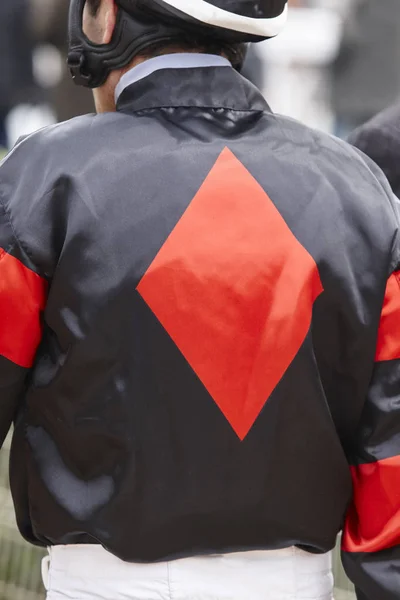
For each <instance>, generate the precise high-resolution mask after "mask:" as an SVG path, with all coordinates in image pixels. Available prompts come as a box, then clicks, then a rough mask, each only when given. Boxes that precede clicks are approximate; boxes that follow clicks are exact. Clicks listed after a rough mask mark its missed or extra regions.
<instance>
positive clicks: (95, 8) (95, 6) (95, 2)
mask: <svg viewBox="0 0 400 600" xmlns="http://www.w3.org/2000/svg"><path fill="white" fill-rule="evenodd" d="M87 3H88V6H89V10H90V13H91V14H92V15H93V16H94V17H95V16H96V15H97V13H98V12H99V8H100V4H101V0H87Z"/></svg>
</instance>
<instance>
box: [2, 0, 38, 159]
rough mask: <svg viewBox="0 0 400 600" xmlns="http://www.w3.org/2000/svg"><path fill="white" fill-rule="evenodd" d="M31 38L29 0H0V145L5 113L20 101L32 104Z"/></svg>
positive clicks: (34, 97)
mask: <svg viewBox="0 0 400 600" xmlns="http://www.w3.org/2000/svg"><path fill="white" fill-rule="evenodd" d="M32 52H33V40H32V36H31V33H30V12H29V2H28V0H0V147H3V148H6V147H7V145H8V140H7V127H6V123H7V116H8V114H9V113H10V111H11V110H12V109H13V108H14V107H15V106H16V105H17V104H21V103H30V104H32V103H35V101H37V100H38V97H39V90H38V88H37V86H36V84H35V82H34V78H33V68H32Z"/></svg>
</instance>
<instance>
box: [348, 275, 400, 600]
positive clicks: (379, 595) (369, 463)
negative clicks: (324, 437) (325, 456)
mask: <svg viewBox="0 0 400 600" xmlns="http://www.w3.org/2000/svg"><path fill="white" fill-rule="evenodd" d="M351 474H352V479H353V488H354V493H353V503H352V506H351V507H350V510H349V513H348V516H347V520H346V524H345V528H344V532H343V547H342V557H343V564H344V567H345V569H346V571H347V574H348V575H349V577H350V579H351V580H352V581H353V582H354V584H355V586H356V590H357V598H358V600H399V599H400V271H399V270H397V271H395V272H393V273H392V275H391V276H390V277H389V280H388V283H387V287H386V292H385V298H384V304H383V310H382V316H381V320H380V326H379V331H378V340H377V349H376V356H375V367H374V372H373V376H372V380H371V383H370V387H369V391H368V397H367V400H366V404H365V408H364V411H363V415H362V419H361V424H360V427H359V430H358V433H357V438H356V440H355V444H354V449H353V452H352V456H351Z"/></svg>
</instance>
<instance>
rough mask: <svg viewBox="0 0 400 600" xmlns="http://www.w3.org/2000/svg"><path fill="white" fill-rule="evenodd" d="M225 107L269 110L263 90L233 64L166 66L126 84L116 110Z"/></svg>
mask: <svg viewBox="0 0 400 600" xmlns="http://www.w3.org/2000/svg"><path fill="white" fill-rule="evenodd" d="M179 107H193V108H195V107H196V108H203V109H205V108H211V109H212V108H225V109H228V110H235V111H254V112H262V111H270V109H269V107H268V104H267V103H266V101H265V99H264V98H263V96H262V94H261V92H260V91H259V90H258V89H257V88H256V87H255V86H253V85H252V84H251V83H250V82H249V81H248V80H247V79H245V78H244V77H242V76H241V75H240V74H239V73H238V72H237V71H235V69H233V68H232V67H225V66H217V67H195V68H167V69H161V70H157V71H153V72H152V73H150V74H149V75H148V76H147V77H144V78H141V79H140V80H138V81H135V82H134V83H132V84H131V85H128V87H126V88H125V89H124V90H123V91H122V93H121V95H120V96H119V98H118V102H117V111H120V112H127V113H132V112H138V111H142V110H148V109H153V108H179Z"/></svg>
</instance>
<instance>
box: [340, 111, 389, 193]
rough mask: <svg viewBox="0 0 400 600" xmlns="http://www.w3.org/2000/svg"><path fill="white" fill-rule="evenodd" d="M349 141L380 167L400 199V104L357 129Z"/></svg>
mask: <svg viewBox="0 0 400 600" xmlns="http://www.w3.org/2000/svg"><path fill="white" fill-rule="evenodd" d="M348 141H349V142H350V144H353V145H354V146H356V147H357V148H359V149H360V150H362V151H363V152H364V153H365V154H367V155H368V156H369V157H370V158H372V160H373V161H375V162H376V164H377V165H379V167H380V168H381V169H382V170H383V172H384V173H385V175H386V177H387V178H388V180H389V183H390V185H391V186H392V189H393V191H394V193H395V194H396V196H398V197H400V104H396V105H394V106H391V107H390V108H388V109H387V110H385V111H383V112H382V113H380V114H379V115H377V116H375V117H374V118H373V119H371V120H370V121H368V122H367V123H365V124H364V125H362V126H361V127H359V128H358V129H356V130H355V131H354V132H353V133H352V134H351V135H350V137H349V140H348Z"/></svg>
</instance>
